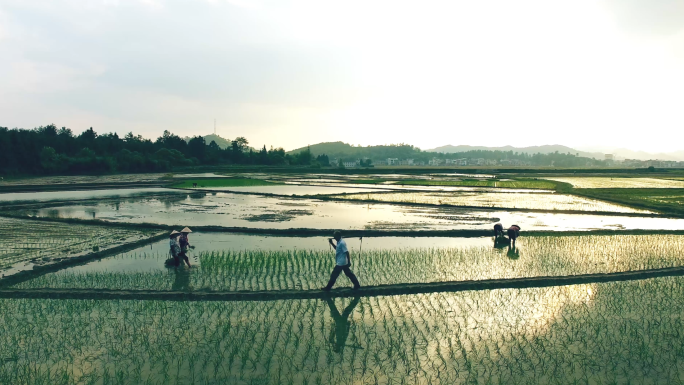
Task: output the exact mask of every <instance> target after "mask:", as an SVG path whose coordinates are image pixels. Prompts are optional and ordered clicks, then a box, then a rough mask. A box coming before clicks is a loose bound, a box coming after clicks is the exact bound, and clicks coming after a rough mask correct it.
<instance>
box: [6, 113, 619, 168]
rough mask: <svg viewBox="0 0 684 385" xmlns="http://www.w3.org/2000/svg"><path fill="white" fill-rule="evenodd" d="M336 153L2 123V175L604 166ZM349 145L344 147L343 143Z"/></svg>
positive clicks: (404, 149)
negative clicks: (463, 162) (400, 164)
mask: <svg viewBox="0 0 684 385" xmlns="http://www.w3.org/2000/svg"><path fill="white" fill-rule="evenodd" d="M332 145H333V146H335V147H337V148H333V147H330V148H328V150H330V151H331V152H332V154H317V155H316V156H314V155H313V154H312V152H311V150H310V149H309V148H305V149H303V150H301V151H299V152H296V153H292V154H287V153H285V150H283V149H282V148H273V147H271V148H270V149H266V146H263V147H262V148H261V149H259V150H256V149H254V148H252V147H250V146H249V142H248V141H247V139H246V138H244V137H238V138H235V139H234V140H232V141H230V146H228V147H226V148H224V149H222V148H220V147H219V146H218V144H216V142H214V141H213V140H212V141H211V142H210V143H206V141H205V139H204V138H203V137H201V136H195V137H192V138H189V139H187V140H186V139H183V138H181V137H179V136H178V135H174V134H172V133H171V132H169V131H164V133H163V135H162V136H160V137H158V138H157V139H156V140H154V141H153V140H150V139H146V138H143V137H142V136H141V135H137V136H136V135H134V134H133V133H131V132H129V133H128V134H126V135H125V136H124V137H123V138H122V137H119V135H118V134H116V133H106V134H98V133H96V132H95V131H94V130H93V128H92V127H91V128H89V129H87V130H85V131H83V132H82V133H81V134H79V135H74V133H73V132H72V130H71V129H69V128H66V127H62V128H57V126H55V125H54V124H50V125H47V126H41V127H38V128H34V129H31V130H26V129H17V128H14V129H8V128H7V127H0V173H2V174H3V175H22V174H23V175H26V174H34V175H41V174H42V175H44V174H99V173H113V172H159V171H169V170H173V169H174V168H178V167H187V166H201V165H231V164H235V165H274V166H285V165H296V166H313V167H325V166H329V163H330V161H331V160H332V159H333V156H334V157H335V158H337V159H338V160H344V159H348V160H352V161H353V160H355V159H356V158H359V159H361V160H362V162H363V163H364V165H366V166H370V163H371V162H370V161H372V160H381V159H387V158H399V159H414V160H416V161H425V162H427V161H428V160H429V159H432V158H433V157H436V158H441V159H459V158H484V159H495V160H502V159H508V160H513V159H518V160H522V161H527V162H529V164H531V165H533V166H549V165H554V166H558V167H585V166H603V165H605V162H604V161H601V160H595V159H591V158H584V157H579V156H576V155H574V154H569V153H568V154H562V153H558V152H556V153H551V154H525V153H517V152H515V153H514V152H512V151H510V152H504V151H486V150H475V151H468V152H463V153H450V154H445V153H434V152H425V151H421V150H420V149H419V148H417V147H414V146H411V145H407V144H397V145H384V146H368V147H353V146H349V145H346V144H342V143H339V144H338V143H333V144H332ZM345 147H346V148H345Z"/></svg>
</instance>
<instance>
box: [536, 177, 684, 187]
mask: <svg viewBox="0 0 684 385" xmlns="http://www.w3.org/2000/svg"><path fill="white" fill-rule="evenodd" d="M545 179H548V180H553V181H557V182H563V183H569V184H571V185H572V186H573V187H575V188H684V181H678V180H669V179H656V178H607V177H560V178H558V177H547V178H545Z"/></svg>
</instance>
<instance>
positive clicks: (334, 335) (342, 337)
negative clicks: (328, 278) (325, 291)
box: [326, 297, 361, 353]
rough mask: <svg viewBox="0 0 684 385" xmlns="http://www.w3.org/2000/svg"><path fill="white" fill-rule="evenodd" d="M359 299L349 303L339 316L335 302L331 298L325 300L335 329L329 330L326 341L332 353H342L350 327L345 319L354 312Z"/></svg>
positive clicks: (356, 298)
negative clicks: (331, 347)
mask: <svg viewBox="0 0 684 385" xmlns="http://www.w3.org/2000/svg"><path fill="white" fill-rule="evenodd" d="M360 299H361V298H360V297H355V298H354V300H353V301H351V303H349V305H348V306H347V307H346V308H345V309H344V312H342V314H340V312H339V311H337V306H335V302H333V300H332V298H326V301H327V302H328V307H329V308H330V316H331V317H332V318H333V320H334V321H335V329H334V330H330V338H329V339H328V341H329V342H330V344H331V345H333V351H334V352H336V353H340V352H342V350H343V349H344V345H345V344H346V343H347V337H349V327H350V325H349V321H348V320H347V318H349V315H350V314H351V312H352V311H354V308H355V307H356V305H358V304H359V300H360Z"/></svg>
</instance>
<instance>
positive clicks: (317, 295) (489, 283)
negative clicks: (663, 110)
mask: <svg viewBox="0 0 684 385" xmlns="http://www.w3.org/2000/svg"><path fill="white" fill-rule="evenodd" d="M672 276H684V266H678V267H670V268H663V269H651V270H637V271H629V272H618V273H601V274H583V275H570V276H560V277H548V276H547V277H527V278H508V279H488V280H477V281H449V282H433V283H412V284H394V285H378V286H366V287H362V288H361V289H358V290H353V289H351V288H344V289H334V290H332V291H330V292H324V291H320V290H270V291H224V292H219V291H192V292H180V291H150V290H130V291H128V290H106V289H11V288H9V289H0V298H14V299H19V298H28V299H78V300H162V301H278V300H298V299H325V298H335V297H377V296H390V295H410V294H430V293H440V292H459V291H471V290H495V289H525V288H542V287H550V286H567V285H577V284H588V283H606V282H621V281H634V280H643V279H651V278H659V277H672Z"/></svg>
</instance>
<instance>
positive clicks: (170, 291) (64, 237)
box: [0, 173, 684, 384]
mask: <svg viewBox="0 0 684 385" xmlns="http://www.w3.org/2000/svg"><path fill="white" fill-rule="evenodd" d="M107 178H108V179H107ZM120 178H123V176H116V177H106V178H105V179H101V180H105V181H108V182H111V181H117V182H119V181H120ZM149 178H153V179H155V180H163V181H168V183H166V182H165V187H155V188H131V189H122V188H116V189H107V188H104V189H100V190H86V191H70V190H68V189H67V190H64V191H54V192H52V191H42V192H41V191H37V192H22V193H6V194H0V215H2V216H4V218H3V225H2V226H1V227H0V230H2V232H3V233H4V234H9V236H7V235H6V237H5V238H6V240H8V242H7V245H8V246H5V247H4V248H3V251H2V252H0V270H1V273H2V274H3V277H2V279H0V297H2V298H4V299H0V359H2V360H3V361H2V362H3V365H2V366H0V383H2V384H4V383H8V384H9V383H12V384H28V383H31V384H33V383H57V384H72V383H79V384H91V383H92V384H107V383H120V384H128V383H150V384H162V383H163V384H169V383H170V384H176V383H177V384H180V383H237V384H253V383H259V384H261V383H273V384H280V383H286V384H301V383H304V384H322V383H332V382H339V381H342V382H344V383H378V384H390V383H425V384H429V383H432V384H453V383H483V384H484V383H493V384H509V383H553V382H554V381H556V380H557V379H558V378H564V379H567V380H568V381H569V382H571V383H597V384H598V383H627V382H630V381H631V382H636V383H654V384H656V383H678V381H680V380H679V376H678V373H681V372H682V371H683V370H684V348H682V346H684V345H682V344H681V342H680V340H681V338H679V334H681V332H679V330H682V325H683V324H684V316H683V314H684V302H682V300H681V298H684V296H683V295H682V294H683V292H684V286H683V285H682V283H683V282H684V281H682V278H681V277H679V276H677V275H680V274H681V271H682V269H681V267H682V266H684V264H683V263H682V262H684V251H682V250H684V247H683V246H684V219H680V218H678V217H677V216H676V215H672V214H671V213H668V212H667V211H663V210H650V209H648V208H644V207H637V206H630V205H629V204H628V203H624V204H623V203H615V202H611V201H607V200H601V199H599V198H587V197H584V196H581V195H576V194H573V191H572V190H568V189H567V187H563V188H565V190H563V191H562V192H561V191H560V190H559V191H555V190H553V189H549V186H551V187H553V186H557V184H556V183H558V182H560V181H561V180H560V179H559V178H557V179H555V180H549V181H545V180H543V179H541V178H540V179H530V178H527V179H516V178H515V176H510V175H507V176H505V177H502V176H497V175H488V174H469V175H468V174H449V173H442V174H437V173H436V174H429V175H402V174H393V175H389V174H377V175H337V174H325V173H319V174H291V175H272V174H260V173H252V174H239V175H237V174H233V175H228V174H226V175H221V174H218V173H197V174H192V175H144V176H134V177H132V178H131V179H130V180H131V181H132V182H131V183H134V182H135V181H141V180H143V181H144V180H148V179H149ZM222 178H230V179H227V180H222ZM567 178H574V179H572V180H569V179H563V181H565V182H573V183H572V184H577V185H581V186H584V187H586V186H590V185H594V186H598V185H597V183H603V184H605V183H607V182H606V180H605V179H602V180H600V181H599V180H597V179H598V178H593V179H592V178H584V179H585V180H580V181H577V180H575V179H580V178H578V177H567ZM209 179H211V180H213V181H212V182H211V183H209V182H205V186H204V187H202V185H201V183H202V182H201V181H202V180H209ZM250 179H252V180H255V181H256V182H251V181H250ZM607 179H610V178H607ZM623 179H634V180H631V181H630V182H631V183H632V184H631V185H626V184H625V183H624V181H623V182H621V183H622V186H623V187H626V188H627V187H641V184H642V183H646V184H648V183H651V184H652V187H653V188H659V189H667V188H673V187H676V186H674V185H669V184H668V183H669V182H673V183H676V181H669V182H662V180H660V179H649V178H641V180H637V178H623ZM83 180H84V181H85V182H79V183H91V182H93V180H98V178H97V177H86V178H84V179H83ZM198 181H199V182H198ZM654 181H655V182H654ZM30 182H31V183H38V182H40V183H45V184H48V185H50V184H52V183H56V184H63V183H68V182H65V180H64V179H60V178H52V179H51V178H42V179H33V180H31V181H30ZM11 183H14V184H16V185H19V187H21V184H20V183H19V182H18V181H14V182H11ZM194 183H197V184H198V187H192V186H193V184H194ZM634 183H638V184H639V186H636V185H634ZM663 183H665V184H663ZM209 185H212V186H214V187H211V186H209ZM174 186H175V187H174ZM179 186H184V187H183V188H179ZM188 186H189V188H185V187H188ZM504 186H512V187H510V188H509V187H504ZM558 186H560V185H558ZM564 186H565V185H564ZM604 188H605V187H604ZM210 189H213V190H215V191H208V190H210ZM672 191H675V190H672ZM673 194H674V193H673ZM614 195H615V194H614ZM663 195H667V194H666V193H663ZM371 198H372V199H371ZM497 222H501V223H503V225H504V226H505V227H508V226H510V225H512V224H518V225H520V226H521V228H522V232H521V237H520V238H519V239H518V240H517V242H516V245H515V247H513V246H511V245H510V243H509V242H508V240H507V239H505V238H504V239H498V240H496V239H494V238H493V236H492V235H493V233H491V229H492V227H493V225H494V223H497ZM185 226H190V227H191V228H192V227H194V226H197V228H196V230H195V232H193V233H192V234H191V235H190V242H191V245H193V246H194V249H191V250H190V251H189V252H188V254H189V257H190V258H189V261H190V263H191V264H192V265H193V267H192V268H187V267H179V268H175V267H173V266H170V267H168V266H169V265H168V264H167V263H166V262H167V260H168V259H169V246H168V239H167V238H165V237H164V235H160V231H162V230H163V231H164V232H166V233H168V231H169V230H170V229H171V228H175V229H177V230H180V229H182V228H183V227H185ZM201 229H203V230H201ZM335 229H339V230H342V231H343V232H345V231H346V232H347V233H348V234H351V233H352V232H353V234H354V236H349V237H348V238H347V239H346V241H347V243H348V245H349V250H350V252H351V255H352V269H353V270H354V272H355V273H356V274H357V276H358V277H359V279H360V281H361V284H362V286H364V287H362V289H361V290H359V291H358V292H352V291H351V290H347V289H346V288H348V287H349V286H350V284H349V281H348V280H347V278H346V277H345V276H344V274H342V275H341V276H340V278H339V279H338V281H337V284H336V286H335V289H333V292H332V293H331V294H330V295H329V296H325V295H324V294H321V292H320V291H318V290H317V289H318V288H319V287H321V286H322V285H324V284H325V282H326V281H327V278H328V276H329V274H330V271H331V270H332V268H333V265H334V260H333V255H334V251H333V250H332V249H331V247H330V246H329V245H328V239H327V236H332V231H333V230H335ZM264 230H266V231H267V232H268V233H269V234H268V235H263V234H258V233H259V232H263V231H264ZM461 230H462V231H479V233H478V234H477V235H478V236H473V237H445V236H440V237H435V236H434V235H433V236H426V234H427V235H430V234H433V233H435V234H436V232H438V231H454V232H456V231H461ZM364 232H365V233H364ZM298 233H301V234H317V235H316V236H308V237H302V236H297V234H298ZM327 234H330V235H327ZM399 234H401V235H402V236H397V235H399ZM464 234H465V233H464ZM473 234H475V233H473ZM321 235H323V236H321ZM326 235H327V236H326ZM369 235H370V236H369ZM3 245H5V244H4V243H3ZM126 246H128V247H126ZM663 269H664V270H663ZM668 269H670V270H668ZM660 271H666V273H663V274H660V273H657V272H660ZM665 275H675V276H674V277H663V276H665ZM572 277H587V279H586V280H584V281H581V280H575V281H568V282H574V284H570V285H568V284H565V285H561V284H554V283H553V282H556V281H554V279H555V278H558V279H559V280H558V282H561V281H560V279H565V278H572ZM593 277H595V278H593ZM645 277H661V278H649V279H644V278H645ZM530 279H535V280H536V281H535V282H538V283H533V284H532V286H516V282H517V281H516V280H518V281H520V282H523V281H525V282H527V281H526V280H530ZM492 280H507V281H506V282H509V284H507V285H508V286H505V285H504V286H499V287H509V288H501V289H496V290H491V289H487V287H488V286H487V285H484V284H483V285H481V286H478V285H476V284H473V285H470V284H469V285H470V286H467V288H466V289H446V288H449V287H451V288H456V287H458V285H459V284H460V283H468V282H474V283H477V282H490V281H492ZM621 280H627V281H625V282H617V281H621ZM610 281H615V282H610ZM579 282H584V283H582V284H579ZM587 282H594V283H587ZM597 282H604V283H597ZM440 284H443V285H442V286H439V285H440ZM411 285H414V286H411ZM415 285H433V286H431V287H432V289H429V291H417V292H422V293H430V294H410V295H396V294H398V293H400V292H402V291H401V290H402V288H404V287H409V286H410V287H417V286H415ZM435 285H436V286H435ZM535 285H536V286H535ZM545 286H548V287H545ZM440 287H443V288H445V289H439V288H440ZM464 287H466V286H464ZM510 287H529V288H526V289H520V288H518V289H513V288H510ZM383 288H385V289H383ZM392 288H396V292H393V291H392V290H395V289H392ZM453 290H465V291H459V292H450V291H453ZM105 292H106V293H109V294H107V295H109V296H110V298H118V299H104V298H105V294H104V293H105ZM261 292H266V293H272V294H270V295H269V296H264V297H263V298H264V299H269V300H268V301H266V300H262V299H259V297H258V296H255V297H254V298H252V299H250V300H249V301H242V300H234V299H232V300H231V301H230V302H226V301H204V300H202V299H201V298H200V297H198V298H200V299H197V298H195V299H193V300H192V301H185V300H183V299H184V298H189V297H183V295H184V294H192V293H196V294H198V295H200V294H207V295H209V294H212V293H213V294H216V295H218V296H220V295H224V296H225V298H229V297H230V296H233V297H234V298H239V295H240V293H242V294H243V295H244V294H246V293H261ZM415 292H416V291H414V293H415ZM51 293H53V294H54V295H53V294H51ZM98 293H102V294H98ZM116 293H121V295H118V296H117V295H116ZM136 293H139V294H136ZM151 293H163V296H164V298H165V299H166V300H164V301H159V300H155V299H152V298H153V296H152V294H151ZM279 293H282V296H280V297H279V295H280V294H279ZM297 293H301V295H297ZM378 293H380V294H378ZM314 294H315V296H314ZM60 296H61V298H60ZM10 297H11V298H10ZM314 297H316V298H319V299H306V298H314ZM336 297H346V298H336ZM65 298H72V299H65ZM176 298H177V299H176ZM278 298H301V299H290V300H286V299H278ZM130 299H136V300H130Z"/></svg>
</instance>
